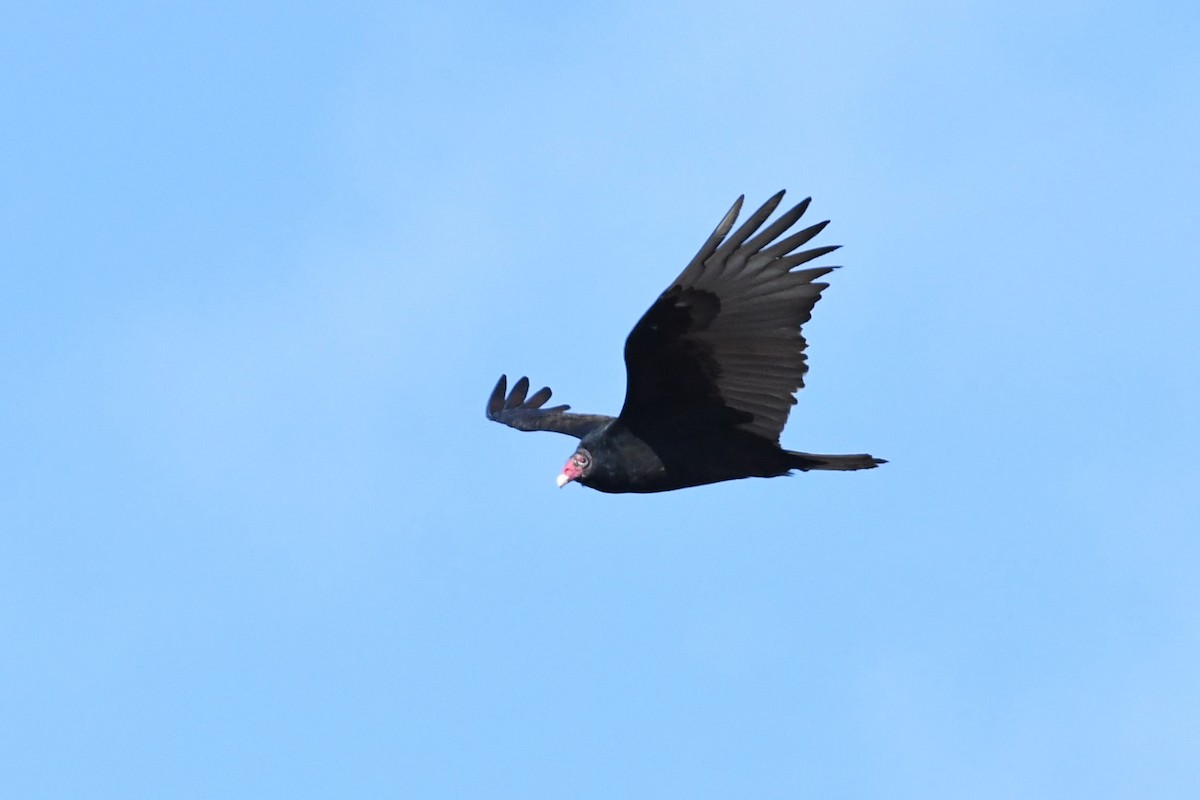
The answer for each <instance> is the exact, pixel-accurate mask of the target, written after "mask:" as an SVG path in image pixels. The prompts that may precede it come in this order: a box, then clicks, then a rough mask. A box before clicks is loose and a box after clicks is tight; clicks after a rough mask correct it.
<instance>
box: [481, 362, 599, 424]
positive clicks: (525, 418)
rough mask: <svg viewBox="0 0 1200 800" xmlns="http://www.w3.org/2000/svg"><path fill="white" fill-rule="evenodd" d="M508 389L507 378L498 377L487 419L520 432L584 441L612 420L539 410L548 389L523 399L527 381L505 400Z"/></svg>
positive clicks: (561, 410)
mask: <svg viewBox="0 0 1200 800" xmlns="http://www.w3.org/2000/svg"><path fill="white" fill-rule="evenodd" d="M507 386H508V376H507V375H501V376H500V380H499V381H497V382H496V388H495V389H493V390H492V396H491V397H489V398H488V403H487V418H488V419H490V420H492V421H493V422H500V423H503V424H504V425H507V426H508V427H510V428H516V429H517V430H519V431H553V432H554V433H565V434H567V435H568V436H574V437H576V438H583V437H584V436H586V435H587V434H588V433H589V432H591V431H592V430H593V429H595V428H598V427H599V426H601V425H603V424H604V423H606V422H609V421H610V420H611V419H612V417H606V416H604V415H603V414H568V413H567V409H568V408H570V406H554V407H552V408H542V406H544V405H545V404H546V401H547V400H549V399H550V395H551V392H550V387H549V386H543V387H542V388H541V389H539V390H538V391H536V392H534V394H533V396H532V397H528V398H526V395H527V394H528V393H529V378H521V379H520V380H519V381H517V382H516V383H514V384H513V388H512V392H510V393H509V395H508V398H507V399H505V397H504V392H505V389H506V388H507Z"/></svg>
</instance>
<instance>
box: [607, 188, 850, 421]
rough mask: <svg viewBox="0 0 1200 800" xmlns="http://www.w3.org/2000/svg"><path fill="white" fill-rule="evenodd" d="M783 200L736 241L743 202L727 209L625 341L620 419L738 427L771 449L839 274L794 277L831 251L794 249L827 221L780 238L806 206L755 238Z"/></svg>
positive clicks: (758, 215)
mask: <svg viewBox="0 0 1200 800" xmlns="http://www.w3.org/2000/svg"><path fill="white" fill-rule="evenodd" d="M783 194H784V193H783V192H779V193H778V194H776V195H775V196H774V197H772V198H771V199H770V200H768V201H767V202H766V203H764V204H763V206H762V208H760V209H758V210H757V211H755V212H754V213H753V214H752V215H751V216H750V217H749V218H748V219H747V220H746V221H745V222H744V223H742V225H741V226H740V227H739V228H738V229H737V230H736V231H733V233H730V231H731V230H733V225H734V222H735V221H736V220H737V216H738V212H739V211H740V210H741V206H742V200H743V198H741V197H739V198H738V199H737V202H735V203H734V204H733V207H732V208H731V209H730V210H729V213H727V214H726V215H725V217H724V218H723V219H722V220H721V222H720V224H719V225H717V228H716V230H714V231H713V233H712V235H711V236H710V237H709V238H708V240H707V241H706V242H705V243H704V246H703V247H701V248H700V251H699V252H698V253H696V257H695V258H693V259H692V261H691V263H689V264H688V266H687V267H686V268H685V269H684V271H683V272H682V273H681V274H680V276H679V277H678V278H676V279H675V282H674V283H673V284H671V287H670V288H669V289H667V290H666V291H665V292H663V293H662V295H660V296H659V298H658V300H657V301H655V303H654V305H652V306H651V307H650V309H649V310H648V311H647V312H646V313H645V315H644V316H643V317H642V319H641V320H640V321H639V322H638V324H637V325H636V326H634V329H633V331H632V332H631V333H630V334H629V338H628V339H627V340H626V342H625V369H626V374H627V376H628V383H627V386H626V390H625V406H624V408H623V409H622V410H621V419H623V420H628V421H630V422H638V421H641V422H656V421H667V420H679V419H694V420H697V421H700V420H703V421H710V422H712V423H714V424H725V425H738V426H740V427H741V428H743V429H744V430H747V431H750V432H752V433H755V434H757V435H759V436H762V437H763V438H765V439H768V440H771V441H778V440H779V433H780V431H782V430H783V426H784V424H785V423H786V422H787V417H788V413H789V412H790V411H791V407H792V406H793V405H794V404H795V402H796V399H795V393H796V390H797V389H799V388H801V387H802V386H803V385H804V373H805V372H806V371H807V370H808V366H807V364H806V363H805V356H804V348H805V344H806V343H805V341H804V337H803V336H801V334H800V326H801V325H803V324H804V323H805V322H807V321H808V319H809V317H810V316H811V314H812V308H813V306H814V305H815V304H816V302H817V300H818V299H819V298H820V296H821V290H822V289H824V288H825V287H826V286H827V285H828V284H825V283H815V282H814V281H815V279H816V278H819V277H821V276H822V275H825V274H827V273H829V272H830V271H831V270H833V269H835V267H815V268H810V269H803V270H797V271H794V272H793V271H792V270H793V269H794V268H795V267H798V266H800V265H801V264H805V263H807V262H809V261H811V260H813V259H815V258H818V257H820V256H823V255H825V254H826V253H830V252H832V251H834V250H836V249H837V247H836V246H826V247H816V248H812V249H810V250H802V251H800V252H796V250H797V249H798V248H800V247H802V246H803V245H805V244H807V243H808V242H809V241H810V240H811V239H812V238H813V237H814V236H816V235H817V234H818V233H820V232H821V231H822V229H824V227H825V226H826V225H827V224H828V221H825V222H820V223H817V224H816V225H812V226H810V227H808V228H805V229H804V230H801V231H798V232H796V233H793V234H791V235H790V236H786V237H784V238H780V237H783V235H784V234H785V233H786V232H787V231H788V229H789V228H791V227H792V226H793V225H795V224H796V222H797V221H798V220H799V219H800V217H801V216H803V215H804V212H805V211H806V210H807V209H808V204H809V200H810V199H811V198H809V199H806V200H804V201H803V202H802V203H800V204H799V205H797V206H795V207H794V208H792V209H790V210H789V211H786V212H784V213H783V214H781V215H780V216H779V217H778V218H777V219H776V220H775V221H774V222H772V223H771V224H770V225H767V226H766V227H765V228H763V229H762V230H761V231H759V228H762V226H763V224H764V223H765V222H766V221H767V219H768V218H769V217H770V216H771V214H772V213H773V212H774V211H775V209H776V207H778V205H779V203H780V201H781V200H782V199H783Z"/></svg>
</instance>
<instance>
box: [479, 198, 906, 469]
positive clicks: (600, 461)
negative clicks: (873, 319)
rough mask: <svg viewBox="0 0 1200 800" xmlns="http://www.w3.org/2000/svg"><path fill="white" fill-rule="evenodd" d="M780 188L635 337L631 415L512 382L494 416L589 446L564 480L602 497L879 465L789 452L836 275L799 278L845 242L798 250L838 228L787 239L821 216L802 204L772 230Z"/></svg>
mask: <svg viewBox="0 0 1200 800" xmlns="http://www.w3.org/2000/svg"><path fill="white" fill-rule="evenodd" d="M783 194H784V193H783V192H779V193H778V194H776V195H775V196H774V197H772V198H771V199H770V200H768V201H767V202H766V203H764V204H763V207H762V208H760V209H759V210H758V211H756V212H754V214H753V215H751V216H750V218H749V219H747V220H746V221H745V222H744V223H743V224H742V226H741V227H740V228H738V229H737V230H736V231H734V233H733V234H730V233H729V232H730V230H732V229H733V224H734V222H735V221H736V220H737V216H738V212H739V211H740V210H741V208H742V201H743V200H744V199H745V198H744V196H743V197H739V198H738V199H737V202H735V203H734V204H733V208H731V209H729V213H727V214H726V215H725V217H724V219H722V220H721V223H720V224H719V225H717V229H716V230H715V231H713V233H712V235H711V236H709V237H708V241H706V242H705V243H704V246H703V247H701V248H700V252H698V253H697V254H696V257H695V258H693V259H692V261H691V263H690V264H688V265H687V268H686V269H685V270H684V271H683V273H682V274H680V276H679V277H678V278H676V279H675V281H674V282H673V283H672V284H671V286H670V288H668V289H667V290H666V291H665V292H663V293H662V294H661V295H659V297H658V299H657V300H655V301H654V305H652V306H650V310H649V311H647V312H646V313H645V315H643V316H642V318H641V320H639V321H638V324H637V325H635V326H634V327H633V331H632V332H631V333H630V334H629V338H628V339H626V341H625V373H626V388H625V405H624V407H623V408H622V409H621V413H620V414H619V415H617V416H616V417H609V416H604V415H602V414H569V413H567V409H568V408H570V406H554V407H552V408H547V407H545V406H546V401H547V400H549V399H550V389H549V387H545V388H542V389H540V390H539V391H537V392H534V393H533V395H529V379H528V378H521V379H520V380H519V381H517V382H516V383H515V384H514V385H513V388H512V391H511V392H509V393H508V395H507V397H506V396H505V391H506V389H507V378H506V376H504V375H501V376H500V380H499V382H497V383H496V388H495V390H493V391H492V395H491V397H490V398H488V403H487V417H488V419H490V420H494V421H495V422H502V423H504V424H505V425H508V426H509V427H512V428H516V429H517V430H521V431H554V432H555V433H565V434H567V435H568V436H574V437H576V438H578V439H579V440H580V443H579V448H578V449H577V450H576V451H575V453H574V454H573V455H572V456H571V458H570V460H568V461H567V463H566V466H564V467H563V470H562V474H560V475H559V476H558V485H559V487H562V486H565V485H566V484H567V483H569V482H571V481H578V482H579V483H582V484H583V485H584V486H590V487H591V488H593V489H598V490H600V491H602V492H665V491H669V490H672V489H682V488H684V487H687V486H700V485H702V484H706V483H716V482H718V481H728V480H734V479H735V478H750V477H760V478H771V477H775V476H777V475H786V474H789V473H790V472H791V470H794V469H798V470H804V471H807V470H810V469H831V470H855V469H871V468H872V467H876V466H878V465H880V464H883V463H886V462H885V461H884V460H883V459H880V458H874V457H873V456H869V455H866V454H861V455H834V456H827V455H816V454H813V453H798V452H793V451H791V450H784V449H782V448H781V447H780V446H779V433H780V431H782V430H783V426H784V424H785V423H786V422H787V418H788V413H789V412H790V411H791V409H792V406H793V405H795V403H796V397H795V394H796V390H797V389H800V388H801V387H803V386H804V373H805V372H806V371H807V370H808V365H807V364H806V363H805V356H804V347H805V344H806V343H805V341H804V337H803V336H802V335H801V333H800V326H801V325H803V324H804V323H805V322H807V321H808V319H809V317H810V316H811V314H812V308H813V306H814V305H815V304H816V302H817V300H818V299H819V298H820V296H821V290H822V289H824V288H825V287H826V286H828V284H826V283H819V282H815V281H816V279H817V278H820V277H821V276H823V275H826V274H827V273H829V272H831V271H832V270H834V269H835V267H810V268H808V269H801V270H795V271H793V269H794V268H795V267H798V266H800V265H801V264H807V263H808V262H810V261H812V260H813V259H815V258H818V257H820V256H823V255H825V254H827V253H830V252H832V251H834V250H836V249H837V246H836V245H835V246H825V247H814V248H812V249H810V250H802V251H800V252H796V250H797V248H799V247H801V246H803V245H805V244H807V243H808V241H809V240H810V239H812V238H813V237H814V236H816V235H817V234H818V233H820V232H821V230H822V229H823V228H824V227H825V226H826V225H827V224H828V220H826V221H825V222H819V223H817V224H816V225H812V226H810V227H808V228H805V229H804V230H802V231H799V232H797V233H793V234H791V235H790V236H787V237H785V238H780V237H781V236H783V235H784V234H785V233H786V232H787V231H788V229H789V228H791V227H792V226H793V225H795V224H796V221H797V220H799V219H800V217H801V216H803V215H804V212H805V210H807V209H808V204H809V201H810V200H811V199H812V198H807V199H805V200H804V202H802V203H800V204H799V205H797V206H796V207H795V208H793V209H791V210H790V211H788V212H786V213H785V214H782V215H781V216H780V217H779V218H778V219H776V220H775V221H774V222H772V223H771V224H770V225H768V226H767V227H765V228H763V229H762V230H761V231H759V228H761V227H762V225H763V223H765V222H766V221H767V218H768V217H770V216H771V214H772V213H773V212H774V211H775V208H776V207H777V206H778V205H779V203H780V201H781V200H783Z"/></svg>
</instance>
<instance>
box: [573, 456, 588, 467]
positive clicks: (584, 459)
mask: <svg viewBox="0 0 1200 800" xmlns="http://www.w3.org/2000/svg"><path fill="white" fill-rule="evenodd" d="M575 463H576V464H578V465H579V466H580V467H586V466H587V465H588V464H589V463H591V459H590V458H588V454H587V453H576V454H575Z"/></svg>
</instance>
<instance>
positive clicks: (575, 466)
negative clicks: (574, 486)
mask: <svg viewBox="0 0 1200 800" xmlns="http://www.w3.org/2000/svg"><path fill="white" fill-rule="evenodd" d="M591 471H592V454H591V453H589V452H588V451H587V450H585V449H584V448H582V447H580V448H579V449H578V450H576V451H575V452H574V453H573V454H572V455H571V457H570V458H569V459H567V465H566V466H565V467H563V471H562V474H560V475H559V476H558V478H557V479H556V481H555V482H556V483H557V484H558V488H560V489H561V488H562V487H564V486H566V485H567V484H568V483H570V482H571V481H577V480H579V479H580V478H586V477H587V476H588V473H590V472H591Z"/></svg>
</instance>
